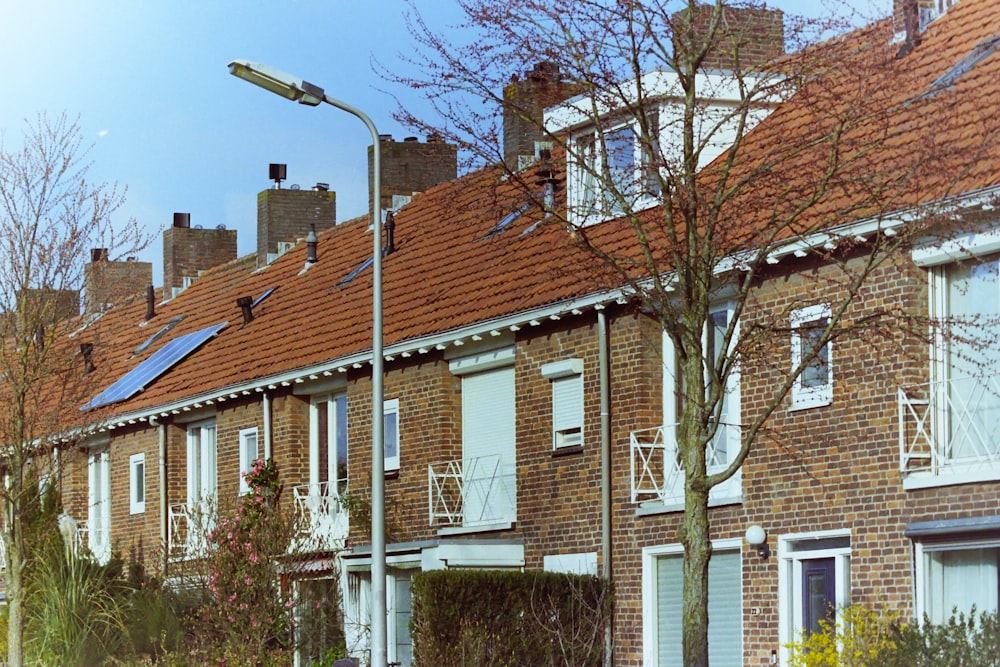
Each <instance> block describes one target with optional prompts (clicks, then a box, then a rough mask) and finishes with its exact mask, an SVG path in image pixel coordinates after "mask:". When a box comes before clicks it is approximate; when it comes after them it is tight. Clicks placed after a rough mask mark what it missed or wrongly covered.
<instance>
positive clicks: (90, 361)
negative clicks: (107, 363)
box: [80, 343, 94, 375]
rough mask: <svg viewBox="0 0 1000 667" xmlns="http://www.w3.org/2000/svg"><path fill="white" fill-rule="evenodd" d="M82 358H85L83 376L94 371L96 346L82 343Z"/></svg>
mask: <svg viewBox="0 0 1000 667" xmlns="http://www.w3.org/2000/svg"><path fill="white" fill-rule="evenodd" d="M80 356H82V357H83V374H84V375H86V374H87V373H92V372H93V371H94V344H93V343H80Z"/></svg>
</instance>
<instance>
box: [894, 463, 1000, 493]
mask: <svg viewBox="0 0 1000 667" xmlns="http://www.w3.org/2000/svg"><path fill="white" fill-rule="evenodd" d="M996 481H1000V467H997V468H987V469H985V470H976V471H971V470H961V469H958V470H947V469H945V470H943V471H941V472H940V473H938V474H933V473H930V472H912V473H910V474H908V475H905V476H904V477H903V490H904V491H915V490H918V489H933V488H938V487H942V486H961V485H962V484H977V483H980V482H996Z"/></svg>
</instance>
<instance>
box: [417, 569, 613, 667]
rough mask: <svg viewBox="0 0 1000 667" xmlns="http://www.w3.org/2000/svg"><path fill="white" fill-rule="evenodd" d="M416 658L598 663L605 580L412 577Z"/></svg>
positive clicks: (485, 574) (534, 575)
mask: <svg viewBox="0 0 1000 667" xmlns="http://www.w3.org/2000/svg"><path fill="white" fill-rule="evenodd" d="M412 593H413V620H412V621H411V626H410V628H411V636H412V639H413V655H414V663H415V664H417V665H461V666H470V667H471V666H475V667H488V666H497V667H506V666H508V665H532V666H537V667H548V666H553V667H554V666H556V665H567V666H572V667H585V666H586V665H599V664H600V663H601V658H602V656H603V653H604V627H605V623H606V622H607V620H608V619H609V615H610V611H611V605H612V599H611V594H610V591H609V590H608V587H607V585H606V583H605V582H604V581H603V580H601V579H599V578H597V577H589V576H578V575H566V574H555V573H551V572H529V573H521V572H508V571H489V570H438V571H431V572H423V573H420V574H417V575H414V577H413V590H412Z"/></svg>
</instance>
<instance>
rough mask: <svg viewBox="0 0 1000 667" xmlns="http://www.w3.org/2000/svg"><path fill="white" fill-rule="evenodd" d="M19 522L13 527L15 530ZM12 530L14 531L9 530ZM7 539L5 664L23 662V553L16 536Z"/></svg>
mask: <svg viewBox="0 0 1000 667" xmlns="http://www.w3.org/2000/svg"><path fill="white" fill-rule="evenodd" d="M18 526H19V524H15V526H14V527H13V528H14V529H15V530H16V529H17V527H18ZM11 532H14V531H11ZM4 537H5V538H6V539H7V577H6V579H7V666H8V667H22V665H23V664H24V651H23V648H24V580H23V576H22V574H23V572H24V554H23V553H22V552H21V549H20V545H19V544H18V539H17V538H18V536H17V535H11V534H10V533H8V534H7V535H5V536H4Z"/></svg>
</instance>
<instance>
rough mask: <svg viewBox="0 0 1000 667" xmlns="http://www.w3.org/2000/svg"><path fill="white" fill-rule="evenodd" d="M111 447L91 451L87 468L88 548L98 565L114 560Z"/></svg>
mask: <svg viewBox="0 0 1000 667" xmlns="http://www.w3.org/2000/svg"><path fill="white" fill-rule="evenodd" d="M108 456H109V453H108V448H107V447H104V448H101V449H92V450H90V456H89V461H88V466H87V478H88V479H87V481H88V487H89V488H88V510H87V547H88V548H89V549H90V553H91V554H93V555H94V558H96V559H97V560H98V562H101V563H104V562H107V560H108V558H110V557H111V465H110V462H109V458H108Z"/></svg>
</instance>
